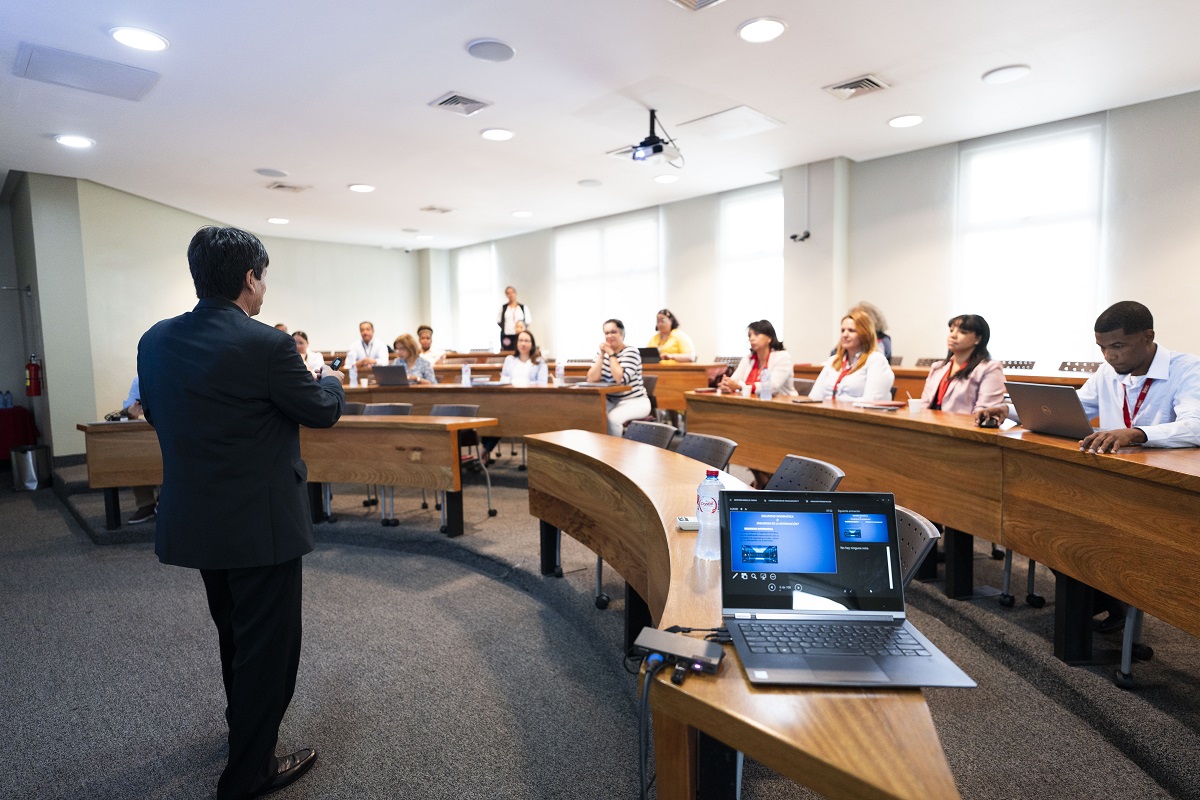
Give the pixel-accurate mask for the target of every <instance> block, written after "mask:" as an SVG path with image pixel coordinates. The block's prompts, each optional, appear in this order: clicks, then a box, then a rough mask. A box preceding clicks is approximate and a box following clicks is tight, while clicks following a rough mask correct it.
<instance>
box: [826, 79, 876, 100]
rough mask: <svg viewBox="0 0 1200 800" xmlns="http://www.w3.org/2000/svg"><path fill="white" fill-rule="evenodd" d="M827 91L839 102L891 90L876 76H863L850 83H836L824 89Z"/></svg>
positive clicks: (849, 81)
mask: <svg viewBox="0 0 1200 800" xmlns="http://www.w3.org/2000/svg"><path fill="white" fill-rule="evenodd" d="M824 88H825V91H827V92H829V93H830V94H831V95H833V96H834V97H836V98H837V99H839V100H849V99H850V98H851V97H858V96H860V95H864V94H871V93H873V92H881V91H883V90H884V89H890V88H892V87H890V86H888V85H887V84H886V83H884V82H883V81H881V80H879V78H876V77H875V76H874V75H863V76H862V77H861V78H852V79H851V80H848V81H842V82H841V83H835V84H833V85H832V86H826V87H824Z"/></svg>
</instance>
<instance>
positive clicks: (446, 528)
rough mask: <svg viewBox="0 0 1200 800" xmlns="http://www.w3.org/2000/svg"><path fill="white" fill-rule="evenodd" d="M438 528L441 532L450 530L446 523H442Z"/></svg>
mask: <svg viewBox="0 0 1200 800" xmlns="http://www.w3.org/2000/svg"><path fill="white" fill-rule="evenodd" d="M438 530H439V531H441V532H442V533H449V532H450V528H449V527H448V526H446V525H443V526H442V527H440V528H438Z"/></svg>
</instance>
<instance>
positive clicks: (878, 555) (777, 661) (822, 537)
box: [720, 491, 975, 687]
mask: <svg viewBox="0 0 1200 800" xmlns="http://www.w3.org/2000/svg"><path fill="white" fill-rule="evenodd" d="M720 507H721V606H722V608H721V614H722V616H723V617H724V621H725V624H726V626H727V627H728V628H729V632H730V634H731V635H732V637H733V643H734V647H736V648H737V653H738V657H739V658H740V659H741V661H742V667H743V668H744V669H745V670H746V677H747V678H749V680H750V682H751V683H755V684H792V685H811V686H876V687H877V686H892V687H904V686H950V687H972V686H974V685H975V682H974V681H973V680H971V679H970V678H969V677H968V676H967V675H966V673H964V672H963V671H962V670H961V669H959V668H958V667H957V666H956V665H955V664H954V662H952V661H951V660H950V659H949V658H947V657H946V655H945V654H944V653H942V651H940V650H938V649H937V648H936V647H935V646H934V645H933V644H932V643H931V642H930V641H929V640H928V639H926V638H925V637H924V636H923V635H922V634H921V633H920V631H918V630H917V629H916V628H914V627H913V625H912V623H911V622H909V621H908V620H907V619H906V618H905V614H904V581H903V578H902V573H901V570H900V549H899V539H898V534H897V530H896V506H895V500H894V499H893V497H892V495H890V494H876V493H871V494H867V493H852V492H753V491H749V492H746V491H738V492H721V501H720Z"/></svg>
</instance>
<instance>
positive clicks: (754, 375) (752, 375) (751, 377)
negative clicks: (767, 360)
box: [745, 353, 759, 391]
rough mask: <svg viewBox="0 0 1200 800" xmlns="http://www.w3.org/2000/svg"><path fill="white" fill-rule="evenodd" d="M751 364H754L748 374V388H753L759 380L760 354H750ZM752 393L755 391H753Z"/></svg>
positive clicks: (746, 381)
mask: <svg viewBox="0 0 1200 800" xmlns="http://www.w3.org/2000/svg"><path fill="white" fill-rule="evenodd" d="M750 363H751V364H752V366H751V367H750V372H748V373H747V374H746V380H745V384H746V385H747V386H751V387H753V386H754V384H755V383H757V382H758V380H759V364H758V354H757V353H751V354H750ZM751 391H753V389H752V390H751Z"/></svg>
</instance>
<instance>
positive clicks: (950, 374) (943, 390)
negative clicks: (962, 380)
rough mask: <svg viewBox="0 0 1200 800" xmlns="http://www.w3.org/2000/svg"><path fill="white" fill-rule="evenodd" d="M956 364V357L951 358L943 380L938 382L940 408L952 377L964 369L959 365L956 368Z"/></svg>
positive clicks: (938, 403) (938, 404)
mask: <svg viewBox="0 0 1200 800" xmlns="http://www.w3.org/2000/svg"><path fill="white" fill-rule="evenodd" d="M954 366H955V365H954V359H950V366H949V367H948V368H947V369H946V374H945V375H943V376H942V382H941V383H940V384H938V391H937V407H938V408H939V409H940V408H941V407H942V401H943V400H945V399H946V390H947V389H948V388H950V379H951V378H952V377H954V373H955V372H958V371H959V370H961V369H962V367H959V368H958V369H957V370H956V369H955V368H954Z"/></svg>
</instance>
